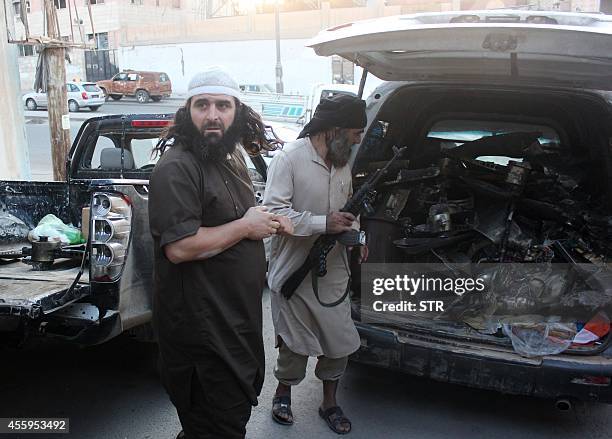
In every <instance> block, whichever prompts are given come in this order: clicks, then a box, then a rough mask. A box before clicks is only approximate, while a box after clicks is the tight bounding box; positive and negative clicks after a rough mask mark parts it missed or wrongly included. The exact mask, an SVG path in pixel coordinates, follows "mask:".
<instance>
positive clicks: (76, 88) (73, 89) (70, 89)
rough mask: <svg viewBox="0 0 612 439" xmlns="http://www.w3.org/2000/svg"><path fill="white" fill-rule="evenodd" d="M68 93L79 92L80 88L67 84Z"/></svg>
mask: <svg viewBox="0 0 612 439" xmlns="http://www.w3.org/2000/svg"><path fill="white" fill-rule="evenodd" d="M66 90H67V91H79V87H77V86H76V85H74V84H66Z"/></svg>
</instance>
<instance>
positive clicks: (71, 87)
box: [23, 82, 106, 112]
mask: <svg viewBox="0 0 612 439" xmlns="http://www.w3.org/2000/svg"><path fill="white" fill-rule="evenodd" d="M66 92H67V95H68V110H70V111H71V112H75V111H79V110H80V109H81V108H89V109H90V110H91V111H98V109H99V108H100V107H101V106H102V105H104V102H105V100H106V99H105V96H104V92H103V91H102V90H101V89H100V88H99V87H98V86H97V85H96V84H94V83H93V82H68V83H66ZM47 102H48V101H47V93H42V92H30V93H26V94H24V95H23V103H24V105H25V106H26V108H27V109H28V110H30V111H34V110H37V109H39V108H47Z"/></svg>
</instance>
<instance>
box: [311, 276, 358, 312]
mask: <svg viewBox="0 0 612 439" xmlns="http://www.w3.org/2000/svg"><path fill="white" fill-rule="evenodd" d="M310 279H311V280H312V291H314V295H315V297H316V298H317V301H318V302H319V303H320V304H321V306H324V307H325V308H333V307H334V306H338V305H340V304H341V303H342V302H344V299H346V296H348V295H349V293H350V291H351V277H350V276H349V280H348V283H347V284H346V291H344V294H343V295H342V297H341V298H339V299H338V300H336V301H335V302H330V303H325V302H323V301H322V300H321V298H320V297H319V276H317V275H316V274H315V273H314V271H312V270H311V271H310Z"/></svg>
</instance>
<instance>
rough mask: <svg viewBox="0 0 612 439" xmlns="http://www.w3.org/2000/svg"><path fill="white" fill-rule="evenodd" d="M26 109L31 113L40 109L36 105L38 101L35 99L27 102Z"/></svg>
mask: <svg viewBox="0 0 612 439" xmlns="http://www.w3.org/2000/svg"><path fill="white" fill-rule="evenodd" d="M26 108H27V109H28V110H30V111H34V110H36V109H37V108H38V105H36V101H35V100H34V99H32V98H30V99H28V100H27V101H26Z"/></svg>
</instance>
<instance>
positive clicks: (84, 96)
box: [81, 92, 89, 99]
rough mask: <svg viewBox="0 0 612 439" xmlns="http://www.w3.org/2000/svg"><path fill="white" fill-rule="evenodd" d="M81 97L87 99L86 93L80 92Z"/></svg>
mask: <svg viewBox="0 0 612 439" xmlns="http://www.w3.org/2000/svg"><path fill="white" fill-rule="evenodd" d="M81 97H82V98H83V99H89V96H87V93H86V92H82V93H81Z"/></svg>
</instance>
